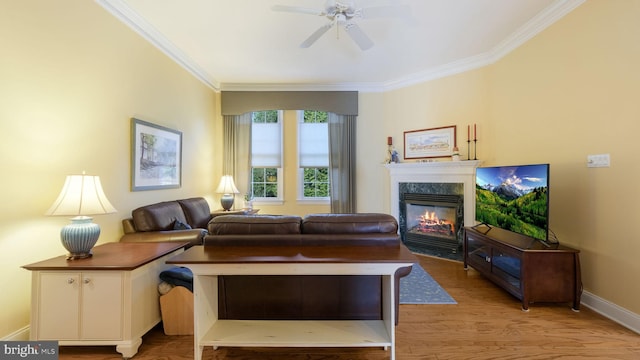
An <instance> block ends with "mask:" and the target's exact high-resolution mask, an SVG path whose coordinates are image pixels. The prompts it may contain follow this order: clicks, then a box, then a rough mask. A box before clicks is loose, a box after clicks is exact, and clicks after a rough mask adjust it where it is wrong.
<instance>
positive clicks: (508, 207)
mask: <svg viewBox="0 0 640 360" xmlns="http://www.w3.org/2000/svg"><path fill="white" fill-rule="evenodd" d="M476 221H477V222H479V223H480V224H484V225H487V226H489V227H499V228H501V229H505V230H509V231H512V232H515V233H518V234H522V235H526V236H530V237H532V238H535V239H538V240H542V241H549V240H550V239H549V164H536V165H516V166H494V167H479V168H477V169H476ZM552 242H555V241H552Z"/></svg>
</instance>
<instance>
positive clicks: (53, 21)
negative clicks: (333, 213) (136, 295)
mask: <svg viewBox="0 0 640 360" xmlns="http://www.w3.org/2000/svg"><path fill="white" fill-rule="evenodd" d="M0 48H1V49H2V56H0V79H1V80H0V124H1V128H2V131H0V156H1V159H2V161H1V164H2V170H1V172H2V175H1V176H0V179H1V180H0V185H1V186H0V198H1V199H2V201H0V209H1V210H0V213H1V214H2V216H0V249H1V251H0V271H1V272H2V274H3V277H4V279H5V281H4V282H3V289H2V292H1V294H0V309H1V310H0V338H5V337H9V336H12V335H16V334H17V332H19V331H20V330H21V329H24V328H25V327H26V326H27V325H28V324H29V318H30V314H29V311H30V294H31V291H30V283H31V277H30V273H29V272H28V271H27V270H24V269H22V268H21V267H20V266H22V265H25V264H29V263H32V262H36V261H39V260H43V259H46V258H49V257H52V256H58V255H62V254H64V252H65V250H64V248H63V247H62V245H61V244H60V240H59V232H60V228H62V226H64V225H66V224H67V223H68V219H66V218H65V217H55V218H54V217H46V216H44V212H45V211H46V210H47V209H48V208H49V206H50V205H51V204H52V202H53V201H54V200H55V198H56V196H57V195H58V193H59V191H60V190H61V188H62V184H63V183H64V179H65V176H66V175H68V174H77V173H80V172H82V171H86V172H87V173H88V174H95V175H99V176H100V177H101V180H102V184H103V186H104V190H105V192H106V194H107V196H108V197H109V199H110V201H111V202H112V203H113V205H114V206H115V207H116V209H118V213H116V214H111V215H105V216H97V217H96V218H95V222H97V223H98V224H100V225H101V227H102V235H101V237H100V242H110V241H117V240H118V239H119V237H120V234H121V231H122V230H121V225H120V220H121V219H122V218H124V217H127V216H129V215H130V213H131V210H132V209H133V208H135V207H137V206H140V205H143V204H147V203H152V202H156V201H161V200H165V199H166V200H168V199H175V198H180V197H188V196H196V195H202V196H206V197H208V198H209V199H210V200H211V201H213V200H214V199H215V200H216V201H217V194H213V187H214V186H215V185H214V184H213V183H214V179H217V178H219V176H220V174H219V173H216V171H217V170H216V169H218V168H219V165H217V164H220V159H218V155H217V154H218V153H215V152H214V148H213V145H212V141H211V139H212V137H213V136H214V135H215V134H214V132H215V131H217V130H218V129H217V128H214V124H213V122H214V119H215V118H216V117H217V116H218V115H216V114H217V113H219V110H218V109H219V107H218V106H217V103H216V101H217V98H216V94H215V93H214V92H213V91H212V90H211V89H209V88H207V87H206V86H204V85H203V84H202V83H201V82H199V81H198V80H196V79H195V78H193V76H191V75H190V74H189V73H188V72H186V71H185V70H183V69H182V68H181V67H179V66H178V65H177V64H175V63H174V62H173V61H172V60H170V59H169V58H168V57H166V56H165V55H164V54H162V53H161V52H160V51H158V50H157V49H156V48H154V47H153V46H151V45H150V44H149V43H148V42H147V41H145V40H144V39H142V38H141V37H140V36H138V35H136V34H135V33H134V32H133V31H131V30H130V29H129V28H127V27H126V26H125V25H123V24H122V23H121V22H120V21H118V20H117V19H115V18H114V17H113V16H112V15H110V14H109V13H107V12H106V11H105V10H104V9H103V8H101V7H100V6H98V5H97V4H96V3H95V2H93V1H75V0H59V1H32V0H21V1H8V2H4V3H3V5H2V11H0ZM134 116H135V117H139V118H141V119H144V120H147V121H150V122H154V123H157V124H161V125H164V126H166V127H169V128H172V129H177V130H180V131H182V133H183V184H182V187H181V188H180V189H175V190H159V191H145V192H131V191H130V175H129V174H130V171H129V166H130V165H129V164H130V161H129V157H130V150H129V148H130V146H129V144H130V136H129V134H130V118H131V117H134ZM96 311H99V309H96Z"/></svg>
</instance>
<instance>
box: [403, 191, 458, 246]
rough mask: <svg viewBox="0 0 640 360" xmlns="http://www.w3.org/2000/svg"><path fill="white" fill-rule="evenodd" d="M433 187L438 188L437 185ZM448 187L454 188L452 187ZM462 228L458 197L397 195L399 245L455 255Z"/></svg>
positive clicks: (449, 195) (414, 194)
mask: <svg viewBox="0 0 640 360" xmlns="http://www.w3.org/2000/svg"><path fill="white" fill-rule="evenodd" d="M434 185H435V186H438V184H434ZM441 185H450V184H441ZM445 187H446V186H445ZM448 187H454V188H455V186H448ZM463 224H464V203H463V197H462V195H456V194H430V193H403V194H402V195H401V199H400V224H399V225H400V236H401V237H402V241H403V242H404V243H405V244H407V245H408V246H410V247H412V248H416V249H419V250H426V249H436V250H447V251H450V252H452V253H455V252H458V250H459V248H460V246H461V244H462V229H463Z"/></svg>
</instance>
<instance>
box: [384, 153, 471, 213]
mask: <svg viewBox="0 0 640 360" xmlns="http://www.w3.org/2000/svg"><path fill="white" fill-rule="evenodd" d="M480 164H481V161H480V160H466V161H436V162H412V163H399V164H386V165H385V167H386V168H387V170H388V171H389V177H390V181H389V183H390V186H391V189H390V195H391V197H390V202H389V204H390V205H391V215H393V216H394V217H395V218H396V219H399V214H400V201H399V198H398V197H399V193H398V187H399V184H400V183H462V184H464V225H465V226H472V225H473V224H474V221H475V211H476V196H475V182H476V181H475V180H476V179H475V177H476V168H477V167H478V166H480Z"/></svg>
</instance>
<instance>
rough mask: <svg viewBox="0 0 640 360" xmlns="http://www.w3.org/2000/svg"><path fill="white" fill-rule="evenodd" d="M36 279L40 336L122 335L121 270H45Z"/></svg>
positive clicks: (107, 337)
mask: <svg viewBox="0 0 640 360" xmlns="http://www.w3.org/2000/svg"><path fill="white" fill-rule="evenodd" d="M35 280H36V282H37V283H39V288H38V289H36V290H37V294H38V295H39V298H38V299H37V303H38V306H39V309H38V314H40V321H39V322H38V329H37V330H36V332H37V334H38V339H39V340H72V339H80V340H84V339H101V340H121V339H122V326H121V324H122V308H123V305H124V304H123V297H122V287H123V273H122V272H121V271H103V272H97V271H94V272H77V271H74V272H49V271H44V272H40V273H39V278H38V279H35ZM32 331H33V329H32Z"/></svg>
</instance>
